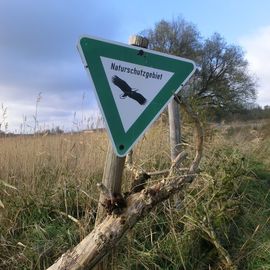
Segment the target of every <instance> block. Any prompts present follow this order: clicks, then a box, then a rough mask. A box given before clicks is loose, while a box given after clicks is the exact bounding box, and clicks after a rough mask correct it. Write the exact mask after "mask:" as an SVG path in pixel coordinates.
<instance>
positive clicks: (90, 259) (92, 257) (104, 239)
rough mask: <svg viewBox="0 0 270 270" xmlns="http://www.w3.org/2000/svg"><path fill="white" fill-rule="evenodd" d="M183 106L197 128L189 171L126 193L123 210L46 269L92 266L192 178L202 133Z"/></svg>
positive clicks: (195, 120)
mask: <svg viewBox="0 0 270 270" xmlns="http://www.w3.org/2000/svg"><path fill="white" fill-rule="evenodd" d="M184 104H185V103H184ZM184 108H185V109H186V111H187V112H188V113H189V114H191V118H192V119H193V120H194V122H195V127H196V131H197V132H196V141H195V144H196V147H195V149H196V153H195V158H194V159H193V161H192V163H191V165H190V168H189V170H188V171H189V174H186V175H181V176H175V177H172V178H165V179H163V180H161V181H159V182H157V183H156V184H153V185H152V186H150V187H148V188H147V189H144V190H142V191H141V192H139V193H135V194H130V195H129V196H128V197H127V199H126V200H127V201H126V205H127V206H126V208H125V209H124V210H123V212H121V213H120V214H119V215H108V216H107V217H106V218H105V219H104V220H103V222H102V223H100V224H98V225H97V226H96V227H95V229H94V230H93V231H92V232H91V233H90V234H89V235H88V236H87V237H86V238H84V239H83V240H82V241H81V242H80V243H79V244H78V245H77V246H76V247H75V248H74V249H72V250H70V251H67V252H66V253H65V254H63V255H62V257H61V258H59V260H58V261H56V262H55V263H54V264H53V265H52V266H51V267H49V268H48V270H79V269H80V270H84V269H92V268H93V267H95V265H96V264H97V263H98V262H100V261H101V260H102V258H103V257H104V256H106V255H107V254H108V253H109V252H110V251H111V249H112V248H114V247H115V246H116V245H117V243H118V242H119V241H120V239H121V238H122V236H123V235H124V234H125V233H126V232H127V231H129V230H131V229H132V227H133V226H134V225H135V224H136V223H137V222H138V221H139V220H140V219H142V218H143V217H144V216H145V215H147V214H148V213H149V212H150V211H151V210H152V209H153V208H154V207H155V206H156V205H157V204H159V203H160V202H162V201H164V200H166V199H168V198H169V197H171V196H172V195H173V194H175V193H176V192H179V191H181V190H182V189H183V188H184V187H185V186H186V184H187V183H190V182H192V181H193V180H194V179H195V177H196V171H197V169H198V166H199V163H200V160H201V157H202V144H203V132H202V127H201V125H200V122H199V120H198V119H197V117H196V115H195V114H194V113H192V111H191V108H190V107H189V106H188V105H187V104H185V105H184ZM106 192H107V191H106ZM106 192H105V193H106Z"/></svg>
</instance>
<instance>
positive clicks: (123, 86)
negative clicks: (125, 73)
mask: <svg viewBox="0 0 270 270" xmlns="http://www.w3.org/2000/svg"><path fill="white" fill-rule="evenodd" d="M112 82H113V84H115V85H116V86H118V87H119V88H120V89H121V90H122V91H123V93H124V94H121V95H120V98H126V97H130V98H132V99H134V100H136V101H137V102H138V103H139V104H141V105H144V104H145V103H146V101H147V99H146V98H145V97H144V96H143V95H141V94H140V93H138V92H137V90H132V88H131V87H130V86H129V85H128V84H127V83H126V82H125V81H124V80H122V79H120V78H119V77H118V76H116V75H115V76H113V77H112Z"/></svg>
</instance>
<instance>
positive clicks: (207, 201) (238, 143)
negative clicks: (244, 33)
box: [0, 120, 270, 270]
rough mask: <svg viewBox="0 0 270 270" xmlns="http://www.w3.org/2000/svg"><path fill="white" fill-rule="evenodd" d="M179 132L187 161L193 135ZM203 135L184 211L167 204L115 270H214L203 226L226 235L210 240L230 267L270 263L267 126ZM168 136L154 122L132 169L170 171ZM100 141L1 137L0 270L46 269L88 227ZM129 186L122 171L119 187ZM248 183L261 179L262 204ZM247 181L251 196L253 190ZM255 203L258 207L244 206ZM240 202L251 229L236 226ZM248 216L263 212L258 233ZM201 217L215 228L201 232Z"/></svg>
mask: <svg viewBox="0 0 270 270" xmlns="http://www.w3.org/2000/svg"><path fill="white" fill-rule="evenodd" d="M183 130H184V137H185V146H183V147H185V148H186V150H187V151H188V152H189V157H190V158H191V157H192V152H193V150H194V149H193V148H192V139H193V133H192V128H191V126H189V125H187V126H184V128H183ZM205 133H206V147H205V157H204V160H203V162H202V165H201V170H202V173H201V176H200V178H199V180H198V181H197V182H196V184H195V185H194V186H192V187H191V189H190V191H189V194H188V196H187V197H186V200H185V201H184V202H183V203H184V204H186V205H187V206H185V207H186V208H185V209H186V210H185V209H184V212H183V210H181V211H180V210H179V206H177V207H175V205H174V204H173V203H172V202H169V203H165V204H164V205H163V206H162V207H160V208H159V209H157V210H156V211H155V212H153V213H151V214H150V215H149V217H147V218H146V220H145V221H143V222H141V223H140V224H138V226H136V228H135V230H134V231H133V232H131V233H130V235H129V236H128V238H127V239H126V240H124V249H125V256H122V254H119V255H118V258H120V261H119V262H116V261H115V260H113V261H112V265H113V269H126V268H125V267H127V265H128V266H129V268H128V269H191V268H190V267H193V268H192V269H198V270H199V269H206V268H204V267H205V265H207V263H208V264H209V265H210V264H211V265H212V266H213V265H215V264H216V265H220V263H219V262H220V260H219V259H218V258H217V256H218V252H216V251H214V250H215V248H213V246H215V245H213V243H211V239H210V240H209V235H208V237H207V233H208V234H209V228H210V229H215V230H216V229H218V228H222V229H224V232H220V231H218V234H217V237H219V238H220V239H219V240H220V242H221V244H223V245H224V246H225V247H226V248H227V247H231V255H232V256H231V257H232V259H233V261H234V262H235V263H236V264H237V265H241V264H243V265H244V266H245V267H246V269H252V270H253V269H260V268H258V267H259V266H260V267H262V265H263V264H262V263H259V264H258V265H259V266H258V267H257V268H256V267H255V266H254V265H255V264H256V263H257V262H258V261H259V260H258V259H256V258H258V257H259V256H264V259H265V260H266V261H267V263H268V262H269V261H270V259H269V257H266V258H265V256H266V255H265V254H267V250H268V249H269V240H267V241H264V242H263V241H262V243H261V244H259V242H258V239H261V238H262V237H263V235H265V237H268V234H267V233H265V231H266V229H267V226H269V223H268V221H269V220H268V221H267V215H268V214H269V211H268V210H267V207H268V205H269V204H268V197H267V194H266V193H265V188H264V186H263V185H264V184H266V180H265V179H267V177H269V175H270V173H269V171H268V172H267V166H268V165H270V159H269V153H270V140H269V137H268V136H269V135H270V123H269V122H265V123H263V124H261V125H252V126H250V125H249V124H245V125H241V126H239V125H237V126H230V127H218V128H213V127H210V128H206V132H205ZM168 138H169V136H168V128H167V124H166V121H165V122H164V121H163V122H162V121H161V120H159V121H158V122H157V123H156V124H155V125H154V126H153V127H152V128H151V129H150V130H149V132H147V133H146V135H145V136H144V137H143V138H142V140H141V141H140V142H139V143H138V144H137V146H136V148H135V153H134V159H135V162H136V164H137V165H139V166H142V167H143V168H144V169H146V170H147V171H155V170H160V169H164V168H168V167H169V164H170V157H169V144H168ZM107 143H108V141H107V136H106V134H105V133H91V134H79V133H78V134H70V135H64V134H63V135H47V136H36V137H30V136H28V137H27V136H19V137H8V138H0V151H1V155H0V269H46V267H48V266H49V265H50V264H51V263H52V262H53V261H54V260H55V259H56V258H57V257H59V256H60V255H61V253H62V252H64V251H65V250H67V249H68V248H70V247H72V246H73V245H75V244H76V243H77V242H78V241H79V240H80V239H82V238H83V237H84V236H85V235H86V234H87V233H88V232H89V231H90V230H91V229H92V227H93V224H94V219H95V214H96V209H97V199H98V191H97V188H96V183H97V182H99V181H101V177H102V171H103V164H104V160H105V155H106V151H107ZM268 168H269V167H268ZM129 178H130V175H129V174H128V173H125V174H124V182H125V187H124V188H127V186H128V185H129V183H128V179H129ZM247 178H248V179H264V181H265V183H264V182H263V185H262V187H261V194H263V195H262V196H259V194H257V193H254V194H253V193H252V192H253V191H252V190H253V189H251V188H250V186H249V184H248V182H246V179H247ZM152 181H155V179H153V180H152ZM236 181H238V182H236ZM251 182H252V181H251ZM236 183H237V184H236ZM252 183H253V185H254V188H258V187H257V186H256V185H258V184H260V183H259V182H258V183H257V182H252ZM243 185H244V186H245V189H244V191H243ZM267 185H268V184H267ZM251 191H252V192H251ZM243 198H246V199H245V200H244V201H241V200H242V199H243ZM250 198H252V199H250ZM256 198H257V199H258V201H260V205H259V206H258V207H257V206H256V207H255V206H254V205H251V204H248V202H249V200H252V201H254V200H256ZM240 202H241V203H243V205H242V206H240V207H242V210H243V211H244V212H241V215H242V216H245V217H246V220H249V224H247V226H248V227H245V224H244V222H242V221H241V220H240V219H239V203H240ZM263 204H264V205H263ZM210 206H211V207H212V208H213V209H211V207H210ZM212 210H214V211H212ZM207 211H208V212H207ZM252 211H255V212H256V211H262V212H263V214H262V215H261V218H260V219H259V222H260V224H261V225H260V226H259V228H258V229H257V231H256V233H255V234H254V231H255V229H256V228H257V226H258V224H257V223H256V224H255V223H252V220H254V214H252V213H251V212H252ZM267 211H268V212H267ZM243 213H244V214H243ZM206 214H207V215H209V217H210V218H211V220H212V222H213V224H210V225H211V226H210V227H205V226H202V225H200V226H201V227H200V226H198V223H197V222H198V221H204V216H205V215H206ZM216 217H218V218H216ZM237 222H238V223H237ZM232 223H234V224H237V228H238V229H239V232H241V233H242V234H243V235H244V236H243V237H242V238H241V237H240V240H239V239H238V234H237V233H239V232H235V235H231V232H230V229H231V226H232ZM204 225H205V224H204ZM206 225H207V224H206ZM233 228H235V227H233ZM210 232H211V230H210ZM253 234H254V235H253ZM236 235H237V236H236ZM257 235H258V237H259V238H256V237H257ZM233 237H234V238H235V239H237V241H236V240H235V239H234V238H233ZM233 241H235V243H234V242H233ZM191 242H192V245H191ZM127 247H128V250H127V251H126V249H127ZM259 250H261V253H260V254H258V251H259ZM121 251H123V250H122V248H119V252H121ZM126 252H127V253H126ZM256 252H257V253H256ZM203 253H204V255H203ZM237 254H238V255H239V258H238V259H237ZM248 254H251V255H252V256H253V257H254V258H255V259H256V260H255V259H254V260H253V261H252V259H251V258H249V259H250V260H249V262H248V263H247V262H246V260H247V258H248ZM251 255H250V256H251ZM215 256H216V262H213V261H214V260H215ZM206 257H207V258H206ZM138 258H139V260H138ZM200 260H201V263H200V262H199V261H200ZM203 262H207V263H205V265H204V264H203ZM243 262H244V263H245V264H244V263H243ZM179 265H181V267H180V266H179ZM203 265H204V266H203ZM248 265H251V266H248ZM166 267H167V268H166ZM252 267H254V268H252ZM263 267H264V266H263ZM207 269H208V268H207ZM213 269H221V268H218V266H217V267H216V268H213ZM243 269H245V268H243ZM261 269H267V268H261Z"/></svg>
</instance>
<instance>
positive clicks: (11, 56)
mask: <svg viewBox="0 0 270 270" xmlns="http://www.w3.org/2000/svg"><path fill="white" fill-rule="evenodd" d="M269 10H270V1H268V0H258V1H251V0H227V1H217V0H204V1H198V0H197V1H195V0H188V1H180V0H178V1H177V0H167V1H157V0H155V1H153V0H148V1H145V0H136V1H125V0H115V1H109V0H99V1H94V0H92V1H89V0H80V1H78V0H76V1H75V0H68V1H67V0H57V1H55V0H46V1H41V0H23V1H22V0H0V105H1V107H0V124H1V129H2V130H3V129H4V125H5V124H8V125H7V126H6V128H7V131H9V132H22V131H27V132H31V131H33V130H34V128H35V119H36V120H37V122H36V124H38V126H39V128H40V129H48V128H49V129H50V128H53V127H56V126H59V127H60V128H62V129H65V130H70V129H73V130H74V129H85V128H87V126H89V124H90V123H91V121H92V120H93V119H96V117H98V115H99V109H98V105H97V102H96V99H95V96H94V93H93V90H92V85H91V83H90V80H89V78H88V76H87V74H86V72H85V70H84V67H83V64H82V61H81V58H80V56H79V53H78V51H77V48H76V45H77V42H78V40H79V37H81V36H84V35H92V36H97V37H100V38H103V39H108V40H113V41H118V42H122V43H127V42H128V38H129V36H130V35H132V34H138V33H140V32H141V31H143V30H145V29H151V28H153V27H154V26H155V24H156V23H157V22H159V21H160V20H162V19H165V20H172V19H173V18H177V17H178V16H182V17H183V18H184V19H185V20H186V21H188V22H191V23H193V24H195V25H196V27H197V29H198V30H199V32H200V33H201V35H202V36H203V37H204V38H207V37H210V36H211V35H212V34H213V33H214V32H218V33H220V34H221V35H222V36H223V37H224V38H225V40H226V41H227V42H228V43H230V44H235V45H240V46H241V47H242V48H243V50H244V51H245V53H246V58H247V60H248V61H249V69H250V72H252V73H253V74H255V75H256V77H257V80H258V99H257V103H258V104H259V105H261V106H264V105H267V104H269V105H270V86H269V85H270V61H269V59H270V16H269Z"/></svg>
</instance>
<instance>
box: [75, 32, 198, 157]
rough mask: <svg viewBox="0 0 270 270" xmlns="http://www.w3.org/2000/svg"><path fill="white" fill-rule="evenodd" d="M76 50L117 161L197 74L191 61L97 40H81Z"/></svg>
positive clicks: (88, 38) (92, 38)
mask: <svg viewBox="0 0 270 270" xmlns="http://www.w3.org/2000/svg"><path fill="white" fill-rule="evenodd" d="M78 49H79V52H80V55H81V57H82V60H83V63H84V65H85V67H86V69H87V70H88V72H89V75H90V77H91V78H92V81H93V83H94V87H95V93H96V97H97V100H98V103H99V105H100V109H101V111H102V114H103V116H104V119H105V122H106V125H107V130H108V131H109V134H110V137H111V140H112V143H113V146H114V149H115V151H116V154H117V155H118V156H125V155H126V154H127V153H128V151H129V150H130V149H131V148H132V146H133V145H134V144H135V143H136V142H137V140H138V139H139V138H140V137H141V136H142V134H144V132H145V131H146V129H147V128H148V127H149V126H150V125H151V124H152V122H153V121H154V120H155V119H156V118H157V117H158V116H159V114H160V113H161V112H162V111H163V110H164V108H165V107H166V105H167V104H168V103H169V102H170V100H171V99H172V98H173V96H174V94H175V93H177V92H178V91H179V90H180V89H181V88H182V86H183V85H184V84H185V82H186V81H187V80H188V79H189V78H190V77H191V75H192V74H193V73H194V71H195V63H194V62H193V61H191V60H188V59H184V58H180V57H176V56H172V55H167V54H163V53H159V52H156V51H151V50H147V49H143V48H139V47H134V46H130V45H125V44H121V43H116V42H112V41H106V40H102V39H98V38H94V37H82V38H81V39H80V41H79V44H78Z"/></svg>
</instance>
